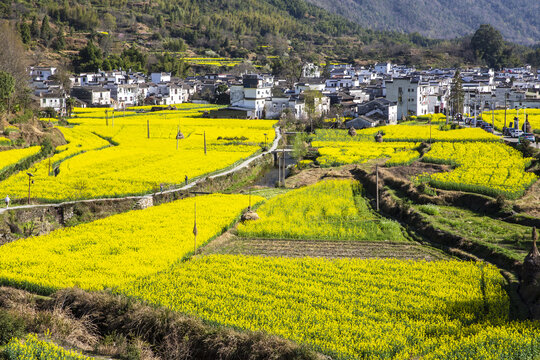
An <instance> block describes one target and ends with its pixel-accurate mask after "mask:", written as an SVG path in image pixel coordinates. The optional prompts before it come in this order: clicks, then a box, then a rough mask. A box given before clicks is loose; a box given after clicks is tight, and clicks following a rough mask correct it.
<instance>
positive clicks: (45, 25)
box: [40, 15, 51, 42]
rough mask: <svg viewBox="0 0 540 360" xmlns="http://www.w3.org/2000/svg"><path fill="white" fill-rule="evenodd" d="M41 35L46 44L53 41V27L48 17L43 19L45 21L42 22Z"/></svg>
mask: <svg viewBox="0 0 540 360" xmlns="http://www.w3.org/2000/svg"><path fill="white" fill-rule="evenodd" d="M40 34H41V38H42V39H43V40H45V42H48V41H49V40H50V39H51V26H50V25H49V17H48V16H47V15H45V16H44V17H43V21H42V22H41V30H40Z"/></svg>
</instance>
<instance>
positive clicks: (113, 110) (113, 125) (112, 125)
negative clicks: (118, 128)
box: [112, 110, 114, 127]
mask: <svg viewBox="0 0 540 360" xmlns="http://www.w3.org/2000/svg"><path fill="white" fill-rule="evenodd" d="M112 127H114V110H113V111H112Z"/></svg>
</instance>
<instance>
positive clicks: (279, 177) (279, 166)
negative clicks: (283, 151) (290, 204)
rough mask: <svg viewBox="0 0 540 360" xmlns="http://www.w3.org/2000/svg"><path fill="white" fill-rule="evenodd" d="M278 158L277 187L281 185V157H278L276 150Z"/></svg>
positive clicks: (277, 153)
mask: <svg viewBox="0 0 540 360" xmlns="http://www.w3.org/2000/svg"><path fill="white" fill-rule="evenodd" d="M276 156H277V160H278V187H281V158H280V157H279V152H276Z"/></svg>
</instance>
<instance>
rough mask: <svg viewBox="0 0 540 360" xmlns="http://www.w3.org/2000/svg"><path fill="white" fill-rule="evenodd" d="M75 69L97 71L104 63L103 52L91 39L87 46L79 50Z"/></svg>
mask: <svg viewBox="0 0 540 360" xmlns="http://www.w3.org/2000/svg"><path fill="white" fill-rule="evenodd" d="M74 65H75V70H77V71H79V72H83V71H97V70H98V69H99V68H101V66H102V65H103V52H102V51H101V49H100V48H99V47H97V46H96V45H94V43H93V42H92V41H91V40H90V41H89V42H88V43H87V44H86V46H85V47H83V48H82V49H81V50H80V51H79V55H78V56H77V58H76V59H75V61H74Z"/></svg>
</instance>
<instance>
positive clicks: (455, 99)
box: [446, 69, 465, 124]
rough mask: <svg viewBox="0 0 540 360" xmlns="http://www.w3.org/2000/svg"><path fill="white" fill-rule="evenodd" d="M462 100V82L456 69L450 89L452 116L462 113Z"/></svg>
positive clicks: (463, 96)
mask: <svg viewBox="0 0 540 360" xmlns="http://www.w3.org/2000/svg"><path fill="white" fill-rule="evenodd" d="M464 100H465V93H464V92H463V80H462V79H461V72H460V71H459V69H457V70H456V73H455V74H454V78H453V79H452V85H451V87H450V106H451V108H452V111H453V112H454V114H455V113H463V102H464ZM446 123H447V124H448V116H447V117H446Z"/></svg>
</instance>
